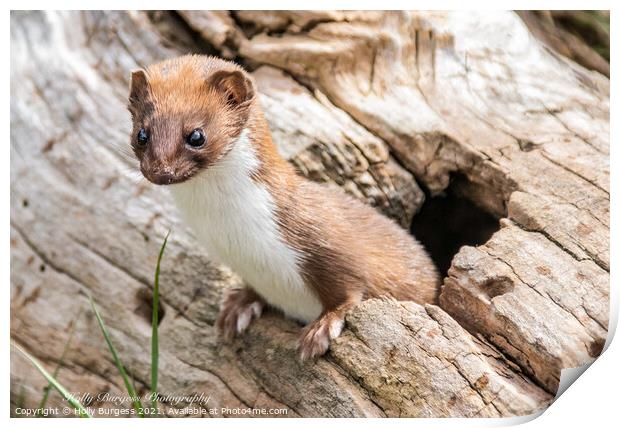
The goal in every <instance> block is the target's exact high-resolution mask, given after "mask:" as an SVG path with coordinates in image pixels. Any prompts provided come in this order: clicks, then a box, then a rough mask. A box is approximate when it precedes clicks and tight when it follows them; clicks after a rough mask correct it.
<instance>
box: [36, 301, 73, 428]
mask: <svg viewBox="0 0 620 428" xmlns="http://www.w3.org/2000/svg"><path fill="white" fill-rule="evenodd" d="M81 315H82V310H81V309H80V311H79V312H78V314H77V315H76V316H75V318H74V319H73V325H71V330H70V332H69V338H68V339H67V342H66V343H65V347H64V348H63V350H62V354H61V356H60V360H59V361H58V365H57V366H56V368H55V369H54V373H52V377H53V378H54V379H56V378H57V377H58V373H59V372H60V369H61V368H62V366H63V365H64V363H65V358H66V356H67V352H69V346H70V345H71V341H72V340H73V335H74V333H75V328H76V326H77V321H78V319H79V318H80V316H81ZM51 390H52V384H51V383H48V384H47V386H46V387H45V392H44V393H43V398H41V402H40V403H39V413H38V414H37V417H41V416H42V415H43V409H44V408H45V405H46V404H47V400H48V398H49V396H50V391H51Z"/></svg>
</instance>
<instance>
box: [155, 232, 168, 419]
mask: <svg viewBox="0 0 620 428" xmlns="http://www.w3.org/2000/svg"><path fill="white" fill-rule="evenodd" d="M169 236H170V230H168V233H167V234H166V237H165V238H164V242H163V244H162V245H161V248H160V249H159V256H158V257H157V265H156V267H155V281H154V282H153V319H152V325H151V327H152V332H151V407H152V409H153V412H152V414H155V412H156V409H157V373H158V370H159V268H160V265H161V259H162V257H163V256H164V250H165V249H166V243H167V242H168V237H169Z"/></svg>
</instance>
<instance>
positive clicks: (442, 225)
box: [411, 175, 499, 277]
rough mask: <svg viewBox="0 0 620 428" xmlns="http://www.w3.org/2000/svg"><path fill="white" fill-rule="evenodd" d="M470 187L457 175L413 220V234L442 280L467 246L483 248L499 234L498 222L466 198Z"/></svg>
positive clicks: (464, 179) (463, 178) (462, 177)
mask: <svg viewBox="0 0 620 428" xmlns="http://www.w3.org/2000/svg"><path fill="white" fill-rule="evenodd" d="M468 186H470V187H471V183H469V182H468V181H467V179H466V178H465V177H464V176H462V175H455V176H453V177H452V179H451V180H450V186H448V188H447V189H446V190H445V191H444V192H443V193H442V194H440V195H437V196H435V197H429V196H428V195H427V200H426V202H425V203H424V205H423V206H422V209H421V210H420V212H419V213H418V214H416V216H415V217H414V218H413V221H412V223H411V233H413V235H414V236H415V237H416V239H418V241H420V242H421V243H422V244H423V245H424V247H426V249H427V251H428V252H429V254H430V256H431V258H432V259H433V261H434V262H435V264H436V265H437V269H438V270H439V273H440V274H441V275H442V276H444V277H445V276H446V275H447V272H448V269H449V268H450V264H451V263H452V258H453V257H454V255H455V254H456V253H457V252H458V251H459V249H460V248H461V247H462V246H464V245H471V246H476V245H481V244H484V243H485V242H486V241H487V240H488V239H489V238H490V237H491V235H493V233H495V232H496V231H497V230H499V220H498V219H497V218H496V217H495V216H494V215H492V214H490V213H488V212H487V211H485V210H484V209H482V208H480V207H479V206H478V205H476V204H475V203H474V202H472V201H471V200H470V199H468V198H466V197H464V196H463V193H465V194H467V193H468V192H466V191H464V190H466V189H467V187H468Z"/></svg>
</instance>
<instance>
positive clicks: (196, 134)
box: [185, 129, 205, 147]
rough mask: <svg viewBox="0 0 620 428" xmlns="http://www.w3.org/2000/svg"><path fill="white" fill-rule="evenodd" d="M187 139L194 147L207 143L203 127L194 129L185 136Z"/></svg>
mask: <svg viewBox="0 0 620 428" xmlns="http://www.w3.org/2000/svg"><path fill="white" fill-rule="evenodd" d="M185 141H186V142H187V144H189V145H190V146H192V147H201V146H202V145H203V144H204V143H205V134H204V132H202V129H194V130H193V131H192V132H190V133H189V135H188V136H187V137H186V138H185Z"/></svg>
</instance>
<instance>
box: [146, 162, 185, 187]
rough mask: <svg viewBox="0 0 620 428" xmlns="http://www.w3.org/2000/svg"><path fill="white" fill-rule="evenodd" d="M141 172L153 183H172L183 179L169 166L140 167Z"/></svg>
mask: <svg viewBox="0 0 620 428" xmlns="http://www.w3.org/2000/svg"><path fill="white" fill-rule="evenodd" d="M141 169H142V174H143V175H144V176H145V177H146V179H147V180H149V181H150V182H151V183H153V184H163V185H166V184H174V183H179V182H181V181H183V179H182V178H180V177H179V176H178V174H177V172H176V171H175V170H174V169H173V168H172V167H169V166H165V167H164V166H156V167H150V168H144V167H143V168H141Z"/></svg>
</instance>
